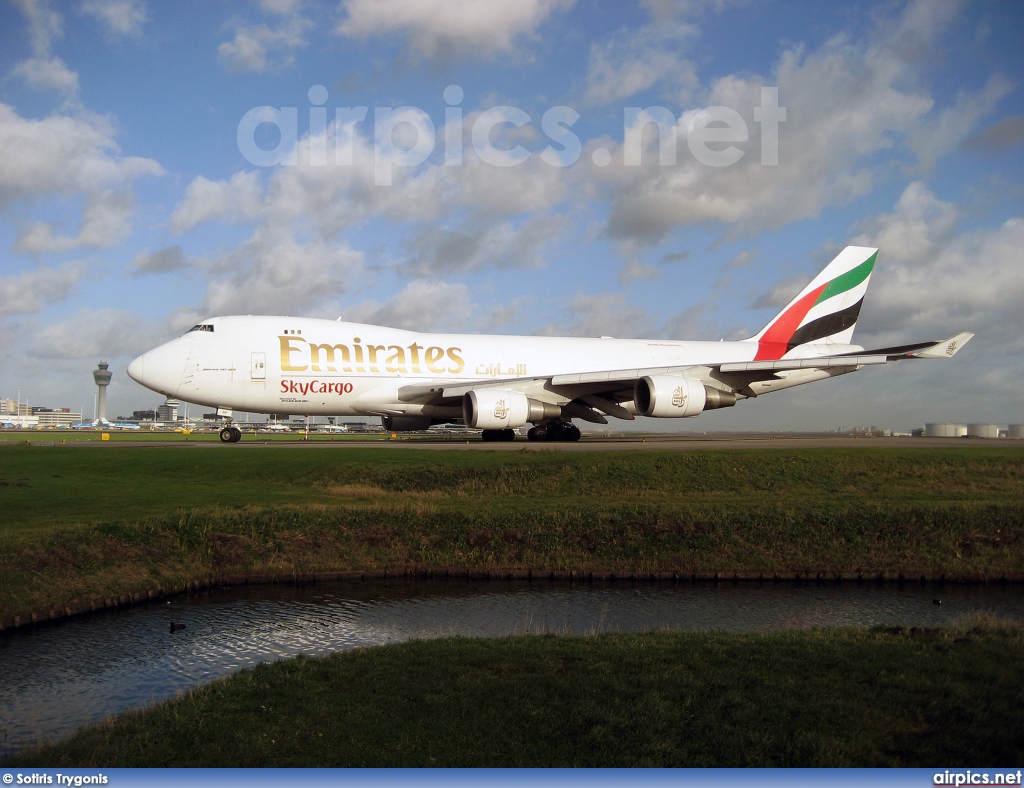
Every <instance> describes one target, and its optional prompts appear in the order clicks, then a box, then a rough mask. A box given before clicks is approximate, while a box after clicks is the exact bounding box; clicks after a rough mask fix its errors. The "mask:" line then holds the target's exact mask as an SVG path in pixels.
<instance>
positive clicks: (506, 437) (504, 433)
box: [501, 430, 516, 443]
mask: <svg viewBox="0 0 1024 788" xmlns="http://www.w3.org/2000/svg"><path fill="white" fill-rule="evenodd" d="M515 439H516V431H515V430H501V440H503V441H505V442H506V443H507V442H509V441H514V440H515Z"/></svg>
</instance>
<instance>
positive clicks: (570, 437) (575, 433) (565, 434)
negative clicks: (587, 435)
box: [562, 424, 582, 442]
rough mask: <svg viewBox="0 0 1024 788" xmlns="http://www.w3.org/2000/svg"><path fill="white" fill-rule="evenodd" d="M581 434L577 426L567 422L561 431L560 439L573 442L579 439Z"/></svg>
mask: <svg viewBox="0 0 1024 788" xmlns="http://www.w3.org/2000/svg"><path fill="white" fill-rule="evenodd" d="M581 435H582V433H580V428H579V427H577V426H576V425H575V424H568V425H566V427H565V429H564V430H563V431H562V440H564V441H573V442H575V441H578V440H579V439H580V437H581Z"/></svg>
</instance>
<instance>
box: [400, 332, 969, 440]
mask: <svg viewBox="0 0 1024 788" xmlns="http://www.w3.org/2000/svg"><path fill="white" fill-rule="evenodd" d="M973 336H974V335H973V334H970V333H966V332H965V333H960V334H957V335H956V336H954V337H950V338H949V339H944V340H942V341H940V342H934V341H932V342H919V343H916V344H912V345H901V346H898V347H889V348H878V349H875V350H864V351H858V352H856V353H840V354H837V355H834V356H815V357H811V358H790V359H780V360H774V361H739V362H727V363H722V364H713V363H712V364H688V365H681V366H669V367H642V368H635V369H618V370H606V371H601V372H580V373H572V374H567V375H551V376H549V377H536V376H534V377H522V378H504V379H492V380H479V381H465V382H460V383H448V382H446V381H437V382H436V383H430V384H422V385H411V386H403V387H402V388H400V389H399V391H398V395H399V400H401V401H402V402H430V403H431V404H437V405H441V404H447V405H454V404H456V403H457V402H459V400H460V399H461V398H462V397H463V396H465V395H466V394H467V393H468V392H470V391H472V390H474V389H483V388H491V389H495V388H496V389H511V390H514V391H522V392H524V393H526V394H528V395H529V396H531V397H536V398H538V399H550V398H552V397H554V398H557V399H560V400H562V401H564V400H565V399H566V398H567V399H568V400H569V403H568V404H567V405H563V406H562V408H563V411H564V412H565V413H566V415H568V416H571V417H573V418H579V419H583V420H584V421H590V422H593V423H597V424H606V423H607V420H606V419H605V418H604V416H605V415H608V416H614V417H616V418H620V419H626V420H631V419H633V418H634V416H633V414H632V413H631V412H630V411H628V410H627V409H626V408H624V407H623V406H622V405H621V404H620V403H624V402H627V401H629V400H631V399H632V398H633V387H634V386H635V385H636V382H637V381H638V380H639V379H640V378H642V377H645V376H654V375H680V376H683V375H686V376H688V377H697V378H698V379H701V380H702V381H703V382H704V383H705V385H706V386H709V387H713V388H719V389H720V390H721V391H723V392H725V391H731V392H735V393H738V394H740V395H741V396H756V395H754V394H753V392H752V391H751V389H750V384H751V383H755V382H759V381H765V380H771V379H773V378H777V377H778V376H779V373H786V372H791V371H796V370H835V371H836V372H840V371H842V370H844V369H847V370H850V371H852V369H853V368H857V367H865V366H873V365H879V364H886V363H888V362H889V361H901V360H905V359H909V358H926V359H933V358H951V357H952V356H953V355H954V354H955V353H956V352H957V351H959V350H960V348H962V347H963V346H964V345H966V344H967V342H968V341H969V340H970V339H971V338H972V337H973Z"/></svg>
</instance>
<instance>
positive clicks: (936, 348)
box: [914, 331, 974, 358]
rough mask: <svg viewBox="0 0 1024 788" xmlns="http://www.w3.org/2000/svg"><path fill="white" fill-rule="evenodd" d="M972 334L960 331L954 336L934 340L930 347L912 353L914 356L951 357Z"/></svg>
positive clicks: (968, 340)
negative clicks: (938, 340)
mask: <svg viewBox="0 0 1024 788" xmlns="http://www.w3.org/2000/svg"><path fill="white" fill-rule="evenodd" d="M973 336H974V334H971V333H969V332H966V331H964V332H962V333H960V334H957V335H956V336H955V337H950V338H949V339H944V340H942V341H941V342H936V343H935V344H934V345H932V346H931V347H928V348H925V349H924V350H920V351H918V352H917V353H914V357H915V358H952V357H953V356H954V355H955V354H956V352H957V351H958V350H960V348H962V347H963V346H964V345H966V344H967V343H968V342H970V341H971V338H972V337H973Z"/></svg>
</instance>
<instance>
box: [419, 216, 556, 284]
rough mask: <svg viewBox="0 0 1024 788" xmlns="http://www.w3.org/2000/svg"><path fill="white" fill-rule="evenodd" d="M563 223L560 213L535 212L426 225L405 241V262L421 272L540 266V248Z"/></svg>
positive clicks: (436, 272) (427, 273) (541, 258)
mask: <svg viewBox="0 0 1024 788" xmlns="http://www.w3.org/2000/svg"><path fill="white" fill-rule="evenodd" d="M565 225H566V222H565V220H564V219H563V218H561V217H557V216H537V217H533V218H530V219H527V220H525V221H523V222H519V223H516V222H512V221H507V222H491V223H484V224H473V223H470V224H469V225H468V226H467V225H463V226H459V227H456V228H453V229H449V228H446V227H429V228H427V229H426V230H424V231H423V232H421V233H419V234H418V235H416V236H414V237H413V238H412V239H411V240H410V241H409V242H408V244H407V249H408V252H409V255H410V257H409V260H408V262H407V265H408V266H409V267H410V268H411V269H412V270H413V271H415V272H416V273H418V274H421V275H433V274H441V273H450V272H454V271H472V270H479V269H483V268H539V267H542V266H543V255H542V250H543V248H544V247H545V246H546V245H547V244H548V243H550V242H552V241H553V240H554V239H555V238H556V237H557V236H558V235H559V234H560V233H561V232H562V231H563V230H564V229H565Z"/></svg>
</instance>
